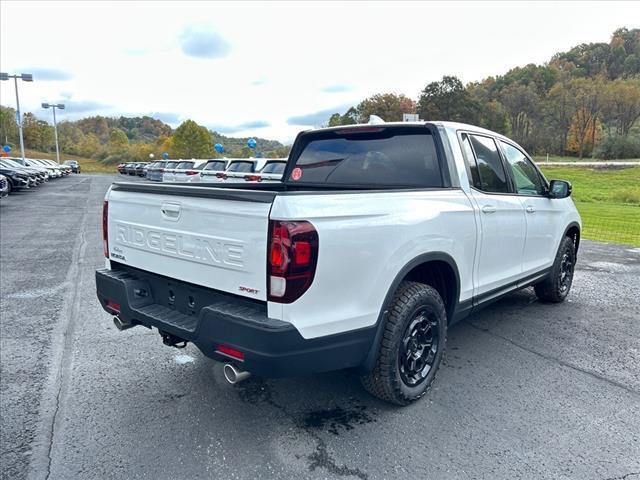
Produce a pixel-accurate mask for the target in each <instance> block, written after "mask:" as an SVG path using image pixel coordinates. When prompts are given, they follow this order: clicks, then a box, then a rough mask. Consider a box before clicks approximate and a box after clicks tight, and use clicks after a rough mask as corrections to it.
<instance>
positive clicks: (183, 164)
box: [176, 162, 193, 169]
mask: <svg viewBox="0 0 640 480" xmlns="http://www.w3.org/2000/svg"><path fill="white" fill-rule="evenodd" d="M192 167H193V162H180V163H179V164H178V166H177V167H176V168H182V169H187V168H192Z"/></svg>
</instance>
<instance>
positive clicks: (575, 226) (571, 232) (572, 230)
mask: <svg viewBox="0 0 640 480" xmlns="http://www.w3.org/2000/svg"><path fill="white" fill-rule="evenodd" d="M563 237H571V238H573V244H574V245H575V247H576V257H577V256H578V247H579V246H580V224H579V223H578V222H571V223H570V224H569V225H567V228H565V230H564V235H563Z"/></svg>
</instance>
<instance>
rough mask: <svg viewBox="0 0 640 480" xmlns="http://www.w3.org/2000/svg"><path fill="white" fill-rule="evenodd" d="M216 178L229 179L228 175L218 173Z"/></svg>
mask: <svg viewBox="0 0 640 480" xmlns="http://www.w3.org/2000/svg"><path fill="white" fill-rule="evenodd" d="M216 177H218V178H227V175H226V174H225V173H224V172H218V173H216Z"/></svg>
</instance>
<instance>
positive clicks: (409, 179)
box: [290, 127, 443, 187]
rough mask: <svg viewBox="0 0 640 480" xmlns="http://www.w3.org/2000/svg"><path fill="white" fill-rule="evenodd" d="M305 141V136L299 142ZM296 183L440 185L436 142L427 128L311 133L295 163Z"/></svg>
mask: <svg viewBox="0 0 640 480" xmlns="http://www.w3.org/2000/svg"><path fill="white" fill-rule="evenodd" d="M303 141H304V140H303ZM295 166H296V167H298V168H299V169H300V170H295V169H294V170H293V171H292V174H291V177H290V181H295V182H296V183H312V184H328V185H336V186H339V185H344V186H346V185H354V186H360V185H362V186H388V187H390V186H398V187H442V184H443V183H442V175H441V172H440V166H439V163H438V155H437V152H436V146H435V143H434V140H433V137H432V136H431V134H430V132H429V131H428V130H426V129H425V128H420V129H417V128H384V127H381V128H372V129H367V131H366V132H362V130H360V132H358V131H357V130H352V131H350V130H348V129H345V130H338V131H328V132H321V133H319V134H316V135H313V134H312V135H310V136H309V139H308V140H307V143H306V145H304V144H303V147H302V151H301V153H300V155H299V156H298V157H297V159H296V161H295Z"/></svg>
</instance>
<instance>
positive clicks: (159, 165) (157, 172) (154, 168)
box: [147, 161, 167, 182]
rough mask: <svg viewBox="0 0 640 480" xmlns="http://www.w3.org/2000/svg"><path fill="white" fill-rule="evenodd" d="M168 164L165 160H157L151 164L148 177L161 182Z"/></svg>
mask: <svg viewBox="0 0 640 480" xmlns="http://www.w3.org/2000/svg"><path fill="white" fill-rule="evenodd" d="M166 164H167V162H165V161H159V162H155V163H153V164H152V165H150V166H149V169H148V170H147V179H148V180H151V181H153V182H161V181H162V175H163V173H164V167H165V165H166Z"/></svg>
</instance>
